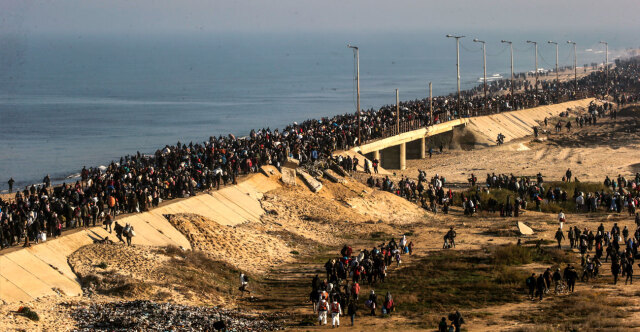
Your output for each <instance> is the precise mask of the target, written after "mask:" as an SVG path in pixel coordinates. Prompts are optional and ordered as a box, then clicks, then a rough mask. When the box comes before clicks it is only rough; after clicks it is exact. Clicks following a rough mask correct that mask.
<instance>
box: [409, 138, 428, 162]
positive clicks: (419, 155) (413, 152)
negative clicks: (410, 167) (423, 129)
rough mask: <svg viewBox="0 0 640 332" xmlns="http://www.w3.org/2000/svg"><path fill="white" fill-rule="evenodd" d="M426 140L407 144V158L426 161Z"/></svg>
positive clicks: (421, 139)
mask: <svg viewBox="0 0 640 332" xmlns="http://www.w3.org/2000/svg"><path fill="white" fill-rule="evenodd" d="M425 148H426V140H425V138H424V137H422V138H419V139H417V140H415V141H411V142H408V143H407V157H408V158H409V159H424V157H425Z"/></svg>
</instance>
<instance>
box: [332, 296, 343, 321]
mask: <svg viewBox="0 0 640 332" xmlns="http://www.w3.org/2000/svg"><path fill="white" fill-rule="evenodd" d="M341 312H342V307H341V306H340V303H338V300H337V299H335V298H334V299H333V303H331V325H332V326H333V327H334V328H335V327H340V313H341Z"/></svg>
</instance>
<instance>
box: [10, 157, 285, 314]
mask: <svg viewBox="0 0 640 332" xmlns="http://www.w3.org/2000/svg"><path fill="white" fill-rule="evenodd" d="M269 174H273V175H272V176H269V177H268V176H265V175H264V174H253V175H251V176H249V177H248V178H246V179H245V180H244V181H242V182H241V183H240V184H238V185H236V186H230V187H227V188H223V189H221V190H219V191H216V192H213V193H212V194H201V195H198V196H195V197H191V198H187V199H183V200H178V201H176V202H171V203H169V204H166V205H163V206H161V207H159V208H156V209H153V210H151V211H149V212H144V213H139V214H134V215H129V216H126V217H118V218H116V220H117V221H118V223H120V224H122V225H124V224H126V223H128V224H131V225H132V226H133V227H134V229H135V231H136V236H135V237H134V239H133V243H134V244H142V245H150V246H166V245H175V246H181V247H183V248H186V249H191V245H190V243H189V240H188V239H187V238H186V237H185V236H184V235H183V234H182V233H180V231H178V230H177V229H176V228H174V227H173V225H171V224H170V223H169V221H167V219H166V218H165V216H164V215H167V214H176V213H193V214H199V215H202V216H204V217H206V218H209V219H211V220H214V221H216V222H218V223H220V224H221V225H236V224H239V223H243V222H246V221H259V220H260V217H261V216H262V214H264V213H265V211H264V210H263V209H262V206H261V204H260V198H261V197H262V195H263V194H264V193H265V192H267V191H270V190H273V189H276V188H278V187H280V184H279V183H278V181H279V178H278V175H279V172H277V170H275V169H274V170H271V171H270V173H269ZM105 237H109V239H111V240H114V241H117V239H116V236H115V233H113V234H111V233H109V232H107V231H105V230H104V229H103V228H102V227H92V228H87V229H82V230H80V231H77V232H75V233H73V234H68V235H65V236H63V237H60V238H57V239H52V240H49V241H46V242H44V243H41V244H38V245H33V246H31V247H29V248H22V249H20V250H16V251H13V252H10V253H7V254H4V255H1V256H0V301H2V302H5V303H15V302H28V301H31V300H33V299H36V298H39V297H43V296H58V294H60V295H67V296H78V295H81V294H82V288H81V286H80V284H79V282H78V279H77V276H76V275H75V273H74V272H73V271H72V270H71V267H70V266H69V264H68V262H67V258H68V256H69V255H71V254H72V253H73V252H75V251H76V250H78V249H79V248H80V247H82V246H85V245H88V244H91V243H93V241H94V240H100V239H104V238H105Z"/></svg>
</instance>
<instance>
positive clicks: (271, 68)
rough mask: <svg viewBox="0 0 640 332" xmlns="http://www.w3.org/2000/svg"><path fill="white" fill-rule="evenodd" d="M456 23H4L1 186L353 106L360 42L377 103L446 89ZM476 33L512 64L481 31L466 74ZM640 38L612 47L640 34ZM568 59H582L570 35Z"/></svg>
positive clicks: (503, 63)
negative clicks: (318, 26) (301, 29)
mask: <svg viewBox="0 0 640 332" xmlns="http://www.w3.org/2000/svg"><path fill="white" fill-rule="evenodd" d="M444 35H445V32H442V33H439V32H438V33H436V32H427V33H421V32H412V33H367V34H364V33H360V34H347V33H344V34H335V33H334V34H320V33H316V34H304V33H300V34H296V33H290V34H230V33H227V34H200V35H158V36H137V35H117V36H115V35H84V34H82V33H81V32H79V33H78V34H74V35H62V36H61V35H38V36H33V35H29V34H25V35H21V36H17V37H16V36H2V35H0V41H3V43H2V44H1V45H0V60H1V61H0V189H6V188H7V187H8V186H7V184H6V181H7V180H8V179H9V177H13V178H14V179H15V180H16V185H15V187H17V188H21V187H24V186H25V185H28V184H31V183H38V182H40V181H41V180H42V178H43V177H44V176H45V175H46V174H50V175H51V177H52V179H54V181H55V182H57V183H60V182H62V181H65V180H66V181H70V180H73V175H77V173H78V172H79V170H80V169H81V168H82V167H83V166H87V167H91V166H99V165H108V163H109V162H111V161H112V160H118V159H119V157H120V156H123V155H126V154H134V153H136V151H140V152H141V153H153V152H154V151H155V150H156V149H159V148H162V147H164V146H165V145H167V144H175V143H176V142H178V141H180V142H183V143H188V142H190V141H193V142H202V141H203V140H206V139H207V138H208V137H209V136H217V135H227V134H234V135H236V136H243V135H247V134H248V133H249V131H250V130H251V129H252V128H266V127H270V128H272V129H274V128H278V127H280V128H281V127H283V126H284V125H286V124H289V123H291V122H294V121H298V122H300V121H304V120H305V119H309V118H320V117H323V116H330V115H334V114H342V113H347V112H350V113H352V112H354V111H355V84H354V57H353V51H352V50H351V49H348V48H347V43H352V44H355V45H357V46H359V47H360V79H361V101H362V102H361V104H362V108H364V109H367V108H371V107H375V108H377V107H380V106H382V105H385V104H394V103H395V89H396V88H398V89H399V90H400V98H401V99H402V100H408V99H418V98H419V99H422V98H425V97H427V96H428V82H433V92H434V95H443V94H449V93H452V92H455V90H456V68H455V41H454V40H453V39H450V38H446V37H444ZM473 37H479V38H483V39H485V40H487V67H488V69H487V73H488V75H489V76H490V75H493V74H502V75H503V76H505V77H508V71H509V52H508V48H507V47H506V45H504V44H501V43H500V42H499V40H500V39H501V38H504V37H503V36H500V35H499V34H490V35H486V34H485V36H483V35H481V34H479V35H478V36H471V35H470V36H468V37H467V38H464V39H462V43H461V48H460V53H461V56H460V57H461V81H462V88H463V89H467V88H470V87H472V86H474V85H476V84H478V83H477V82H478V78H479V77H481V76H482V52H481V49H480V45H479V44H477V43H474V42H472V39H473ZM507 37H509V36H507ZM510 37H513V38H512V39H513V40H514V48H515V52H514V53H515V57H516V62H515V65H516V71H529V70H532V69H533V67H534V65H533V64H534V61H533V49H532V46H531V45H530V44H526V43H525V42H524V41H525V40H526V39H531V38H533V37H531V36H529V35H525V34H518V35H512V36H510ZM556 37H558V38H565V39H566V37H565V36H556ZM604 37H606V36H604ZM604 37H603V38H604ZM538 38H540V42H541V44H540V49H539V52H540V56H541V58H540V59H539V66H538V67H540V68H546V69H548V68H552V67H553V66H554V65H555V48H554V47H551V46H550V45H547V44H546V40H547V39H551V37H550V36H549V35H548V34H547V35H545V34H539V35H538ZM593 38H597V37H592V36H589V37H587V36H585V38H584V44H583V45H581V46H582V47H580V48H579V50H578V57H579V63H578V65H579V66H581V65H583V64H585V63H591V62H602V59H603V58H604V57H603V54H598V53H597V52H596V51H593V50H599V49H600V48H601V47H600V46H599V45H598V44H597V41H598V39H594V40H591V39H593ZM629 38H631V39H632V40H633V38H634V37H629ZM635 38H637V37H635ZM520 39H521V40H520ZM574 39H575V37H574ZM627 41H628V39H627V40H625V39H624V38H620V40H618V45H614V44H613V43H610V48H611V49H612V50H615V47H616V46H618V47H625V46H630V45H628V44H625V43H626V42H627ZM633 41H635V40H633ZM578 42H579V43H580V42H581V40H578ZM543 43H545V44H543ZM586 49H591V51H585V50H586ZM613 57H614V56H610V59H613ZM601 58H602V59H601ZM560 63H561V66H562V65H570V64H572V63H573V53H572V49H570V48H569V46H567V45H561V55H560Z"/></svg>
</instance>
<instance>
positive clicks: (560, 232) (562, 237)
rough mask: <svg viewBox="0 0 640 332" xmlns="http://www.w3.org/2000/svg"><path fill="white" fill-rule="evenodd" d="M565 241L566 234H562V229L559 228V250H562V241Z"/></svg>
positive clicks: (557, 237) (557, 238) (557, 236)
mask: <svg viewBox="0 0 640 332" xmlns="http://www.w3.org/2000/svg"><path fill="white" fill-rule="evenodd" d="M563 239H564V233H562V228H558V231H557V232H556V240H557V241H558V249H562V240H563Z"/></svg>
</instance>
